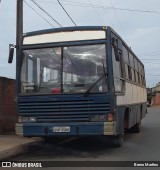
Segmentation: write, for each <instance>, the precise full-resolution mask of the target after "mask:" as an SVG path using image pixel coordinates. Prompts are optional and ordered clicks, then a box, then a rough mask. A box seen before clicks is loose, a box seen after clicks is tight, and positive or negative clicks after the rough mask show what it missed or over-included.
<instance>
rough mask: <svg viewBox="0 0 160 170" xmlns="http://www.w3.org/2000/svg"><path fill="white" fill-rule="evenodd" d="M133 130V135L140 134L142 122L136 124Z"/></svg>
mask: <svg viewBox="0 0 160 170" xmlns="http://www.w3.org/2000/svg"><path fill="white" fill-rule="evenodd" d="M131 129H132V132H133V133H140V132H141V121H140V122H138V123H136V124H135V125H134V126H133V127H132V128H131Z"/></svg>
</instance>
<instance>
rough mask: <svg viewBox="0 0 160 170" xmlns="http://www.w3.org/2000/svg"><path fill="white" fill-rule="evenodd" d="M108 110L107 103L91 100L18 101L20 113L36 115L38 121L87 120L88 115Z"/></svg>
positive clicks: (103, 112) (88, 118)
mask: <svg viewBox="0 0 160 170" xmlns="http://www.w3.org/2000/svg"><path fill="white" fill-rule="evenodd" d="M109 111H110V105H109V103H104V102H100V103H97V102H95V101H93V100H81V101H79V100H78V101H45V102H44V101H38V102H37V101H36V102H35V101H30V102H28V101H27V102H25V101H21V102H19V113H20V115H22V116H36V117H37V122H39V123H45V122H46V123H49V122H57V123H60V122H87V121H89V120H90V115H92V114H106V113H108V112H109Z"/></svg>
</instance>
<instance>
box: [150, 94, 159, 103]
mask: <svg viewBox="0 0 160 170" xmlns="http://www.w3.org/2000/svg"><path fill="white" fill-rule="evenodd" d="M151 103H152V106H160V93H157V94H156V95H154V96H152V102H151Z"/></svg>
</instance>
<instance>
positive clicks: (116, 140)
mask: <svg viewBox="0 0 160 170" xmlns="http://www.w3.org/2000/svg"><path fill="white" fill-rule="evenodd" d="M113 145H114V146H115V147H121V146H122V145H123V135H122V134H119V135H117V136H114V137H113Z"/></svg>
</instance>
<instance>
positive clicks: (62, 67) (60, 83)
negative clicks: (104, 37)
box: [20, 44, 108, 94]
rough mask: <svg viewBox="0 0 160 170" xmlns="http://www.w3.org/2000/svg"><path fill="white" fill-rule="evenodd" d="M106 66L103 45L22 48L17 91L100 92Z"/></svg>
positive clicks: (40, 92)
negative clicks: (19, 81) (18, 89)
mask: <svg viewBox="0 0 160 170" xmlns="http://www.w3.org/2000/svg"><path fill="white" fill-rule="evenodd" d="M106 67H107V63H106V45H105V44H97V45H81V46H68V47H67V46H66V47H53V48H41V49H29V50H24V51H23V56H22V66H21V75H20V80H21V83H20V93H22V94H60V93H85V92H87V90H88V89H89V88H90V87H91V86H92V84H94V83H95V82H96V81H97V80H98V79H100V81H97V83H96V84H95V85H94V87H93V88H92V89H90V91H89V92H90V93H104V92H107V91H108V86H107V77H106V75H105V76H104V73H107V68H106ZM102 76H103V78H101V77H102Z"/></svg>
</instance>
